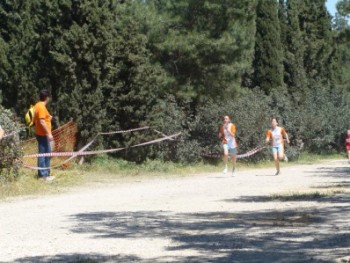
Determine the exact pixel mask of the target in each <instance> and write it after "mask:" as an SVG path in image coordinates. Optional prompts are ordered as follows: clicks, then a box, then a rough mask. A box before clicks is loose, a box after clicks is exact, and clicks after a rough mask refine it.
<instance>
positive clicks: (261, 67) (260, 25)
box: [253, 0, 283, 94]
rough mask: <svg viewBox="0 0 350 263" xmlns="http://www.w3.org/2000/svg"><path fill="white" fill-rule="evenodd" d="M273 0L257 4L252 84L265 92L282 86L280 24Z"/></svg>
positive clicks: (261, 0) (275, 3)
mask: <svg viewBox="0 0 350 263" xmlns="http://www.w3.org/2000/svg"><path fill="white" fill-rule="evenodd" d="M277 10H278V4H277V2H276V1H275V0H259V1H258V6H257V18H256V19H257V20H256V37H255V52H254V61H253V70H254V73H253V85H254V86H255V87H257V86H259V87H261V88H262V90H264V91H265V92H266V93H267V94H269V93H270V92H271V90H273V89H280V88H281V87H282V86H283V65H282V61H283V57H282V55H283V53H282V44H281V26H280V23H279V22H278V12H277Z"/></svg>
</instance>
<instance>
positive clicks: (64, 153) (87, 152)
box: [23, 132, 181, 170]
mask: <svg viewBox="0 0 350 263" xmlns="http://www.w3.org/2000/svg"><path fill="white" fill-rule="evenodd" d="M180 134H181V132H179V133H176V134H173V135H169V136H165V137H163V138H159V139H155V140H152V141H148V142H144V143H139V144H136V145H132V146H129V147H122V148H114V149H106V150H96V151H85V150H86V149H87V148H88V147H89V146H90V145H91V144H92V142H93V141H94V140H95V138H96V137H97V136H95V138H94V139H93V140H92V141H91V142H89V143H88V144H87V145H85V146H84V147H83V148H82V149H81V150H79V151H78V152H60V153H42V154H29V155H24V156H23V158H35V157H63V156H70V158H69V159H67V160H65V161H63V162H62V163H60V164H59V165H55V166H51V167H45V168H41V167H35V166H29V165H23V167H25V168H29V169H34V170H47V169H52V168H57V167H61V166H62V165H64V164H65V163H68V162H69V161H70V160H71V159H73V158H75V157H77V156H84V155H95V154H101V153H111V152H117V151H122V150H125V149H128V148H135V147H140V146H144V145H149V144H154V143H158V142H161V141H165V140H173V139H174V138H175V137H177V136H179V135H180Z"/></svg>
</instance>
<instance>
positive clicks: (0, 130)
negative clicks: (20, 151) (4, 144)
mask: <svg viewBox="0 0 350 263" xmlns="http://www.w3.org/2000/svg"><path fill="white" fill-rule="evenodd" d="M4 134H5V131H4V129H3V128H1V127H0V140H1V139H2V137H4Z"/></svg>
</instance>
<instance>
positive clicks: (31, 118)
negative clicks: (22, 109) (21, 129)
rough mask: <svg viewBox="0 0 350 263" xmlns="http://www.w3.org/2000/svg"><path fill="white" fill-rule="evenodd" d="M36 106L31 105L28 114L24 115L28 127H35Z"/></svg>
mask: <svg viewBox="0 0 350 263" xmlns="http://www.w3.org/2000/svg"><path fill="white" fill-rule="evenodd" d="M34 114H35V111H34V105H30V107H29V109H28V111H27V113H26V114H25V115H24V120H25V122H26V124H27V126H28V127H31V126H34Z"/></svg>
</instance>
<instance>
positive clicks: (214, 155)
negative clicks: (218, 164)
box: [202, 145, 267, 159]
mask: <svg viewBox="0 0 350 263" xmlns="http://www.w3.org/2000/svg"><path fill="white" fill-rule="evenodd" d="M266 147H267V146H266V145H260V146H257V147H255V148H254V149H252V150H250V151H248V152H246V153H244V154H238V155H236V158H237V159H242V158H247V157H250V156H252V155H254V154H256V153H258V152H260V151H262V150H263V149H265V148H266ZM202 156H204V157H211V158H221V157H222V154H202Z"/></svg>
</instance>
